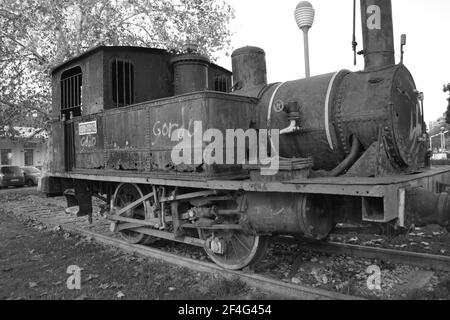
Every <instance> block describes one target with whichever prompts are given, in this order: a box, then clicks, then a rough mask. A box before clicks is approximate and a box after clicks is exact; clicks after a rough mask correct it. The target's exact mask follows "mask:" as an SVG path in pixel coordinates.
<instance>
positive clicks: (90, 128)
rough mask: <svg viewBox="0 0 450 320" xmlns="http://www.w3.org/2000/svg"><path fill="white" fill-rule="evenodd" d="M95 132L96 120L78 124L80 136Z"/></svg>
mask: <svg viewBox="0 0 450 320" xmlns="http://www.w3.org/2000/svg"><path fill="white" fill-rule="evenodd" d="M96 133H97V121H91V122H83V123H79V124H78V134H79V135H80V136H87V135H89V134H96Z"/></svg>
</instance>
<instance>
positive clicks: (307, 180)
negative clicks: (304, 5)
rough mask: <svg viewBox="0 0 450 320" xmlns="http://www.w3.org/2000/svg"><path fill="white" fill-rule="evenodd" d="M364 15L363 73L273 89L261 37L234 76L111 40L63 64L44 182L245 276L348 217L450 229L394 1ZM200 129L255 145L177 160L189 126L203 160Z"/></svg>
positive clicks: (442, 175)
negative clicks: (261, 153)
mask: <svg viewBox="0 0 450 320" xmlns="http://www.w3.org/2000/svg"><path fill="white" fill-rule="evenodd" d="M361 14H362V27H363V40H364V50H363V54H364V59H365V68H364V70H362V71H360V72H351V71H348V70H341V71H338V72H333V73H329V74H324V75H319V76H314V77H309V78H305V79H298V80H293V81H288V82H284V83H274V84H268V83H267V76H266V62H265V53H264V51H263V50H262V49H260V48H255V47H244V48H241V49H238V50H236V51H234V52H233V54H232V69H233V72H232V73H231V72H229V71H228V70H226V69H224V68H221V67H219V66H218V65H216V64H214V63H212V62H210V61H209V59H208V58H206V57H204V56H202V55H200V54H197V53H196V52H195V50H187V51H186V52H185V53H183V54H178V55H175V54H172V53H170V52H166V51H164V50H158V49H151V48H137V47H97V48H94V49H92V50H90V51H88V52H86V53H84V54H82V55H81V56H79V57H76V58H74V59H72V60H70V61H67V62H65V63H64V64H62V65H60V66H58V67H56V68H55V69H54V70H53V72H52V77H53V78H52V79H53V82H52V83H53V117H54V119H55V120H54V121H53V122H52V134H51V139H50V142H49V143H50V148H49V152H50V161H49V163H48V172H47V174H46V175H45V177H44V178H43V179H42V181H41V189H42V191H43V192H45V193H46V194H47V195H48V196H56V195H62V194H64V195H65V196H66V198H67V202H68V207H69V208H77V210H78V212H77V214H78V215H79V216H86V215H87V216H91V215H92V198H93V197H95V198H98V199H100V200H102V201H104V203H105V205H104V210H105V213H106V215H107V219H109V220H110V221H111V230H113V231H114V232H118V233H120V235H121V236H122V237H123V239H125V240H126V241H128V242H130V243H134V244H136V243H150V242H151V241H154V240H156V239H158V238H160V239H161V238H162V239H168V240H173V241H177V242H183V243H188V244H192V245H196V246H200V247H203V248H204V249H205V250H206V252H207V254H208V255H209V257H210V258H211V259H212V260H213V261H214V262H215V263H217V264H218V265H220V266H222V267H224V268H227V269H235V270H236V269H242V268H244V267H246V266H248V265H251V264H255V263H257V262H258V261H259V260H260V259H261V257H262V256H263V255H264V252H265V250H266V248H267V245H268V241H269V237H270V236H273V235H299V236H303V237H306V238H310V239H315V240H323V239H325V238H327V236H328V235H329V234H330V232H331V231H332V230H333V229H334V228H335V227H336V226H337V224H339V223H354V224H361V223H363V222H366V223H374V224H382V225H390V226H392V227H394V228H400V229H401V228H408V227H410V226H411V225H416V226H422V225H427V224H440V225H443V226H448V224H449V218H450V197H449V195H448V193H446V192H445V191H446V190H447V187H448V186H449V183H450V167H440V168H432V167H430V153H429V146H428V136H427V132H426V126H425V124H424V119H423V104H422V97H423V96H422V94H421V93H420V92H419V91H418V90H417V89H416V86H415V83H414V80H413V77H412V75H411V74H410V72H409V71H408V69H407V68H406V67H405V66H404V65H403V63H400V64H396V63H395V56H394V41H393V27H392V9H391V1H388V0H361ZM191 49H192V48H191ZM196 124H201V126H202V130H214V132H216V133H221V134H222V135H223V136H227V132H228V131H229V130H230V129H234V130H237V131H239V130H241V131H239V132H241V133H242V132H244V133H248V134H247V135H245V136H244V138H245V140H244V142H243V141H240V142H241V147H243V146H244V147H243V148H237V147H236V146H232V147H229V146H228V144H227V145H226V146H222V147H219V148H218V149H216V150H215V151H214V152H213V153H211V154H210V155H211V156H212V157H214V158H215V159H216V160H217V159H218V158H219V157H220V156H223V157H224V158H225V156H226V155H231V156H230V157H229V159H234V162H232V163H229V162H226V164H225V163H224V162H220V161H213V162H211V161H206V160H205V159H204V158H202V160H201V161H200V162H190V161H185V162H183V161H181V162H177V161H174V156H173V155H174V149H176V148H177V146H179V144H180V141H179V140H177V139H174V136H177V134H176V132H184V134H185V136H184V137H186V135H187V136H188V137H189V138H192V140H187V141H188V146H189V147H191V148H192V150H194V151H199V150H200V153H199V154H200V156H201V155H202V154H204V151H205V145H204V140H203V144H202V142H200V144H199V143H198V141H197V142H196V140H195V139H194V138H195V136H196V134H197V131H198V130H197V129H196ZM237 131H235V133H236V132H237ZM251 132H256V133H257V134H259V133H261V132H269V134H268V135H269V136H268V137H266V138H267V139H266V140H267V141H265V142H264V139H263V138H261V136H259V135H256V140H255V139H253V138H254V136H252V135H251V134H250V133H251ZM271 132H274V134H272V133H271ZM275 135H277V137H275ZM232 138H235V139H239V138H238V137H237V136H232ZM276 138H278V139H276ZM275 140H277V141H278V143H277V142H276V141H275ZM189 141H190V142H189ZM211 142H212V141H211ZM189 143H191V144H190V145H189ZM275 144H276V145H277V148H275V147H274V145H275ZM238 145H239V142H238ZM255 146H257V151H258V150H260V149H267V150H266V151H267V152H266V153H267V159H276V162H277V171H276V172H275V173H273V174H271V175H266V174H264V173H263V172H264V171H263V169H264V168H265V167H266V166H267V162H266V163H263V161H251V157H250V153H251V149H252V148H253V149H254V148H255ZM194 153H195V152H194ZM256 153H258V152H256ZM227 158H228V157H227ZM238 158H240V159H241V160H242V159H244V160H245V161H244V162H242V161H237V159H238ZM184 159H186V158H184Z"/></svg>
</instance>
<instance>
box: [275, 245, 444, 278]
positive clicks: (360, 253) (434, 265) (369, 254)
mask: <svg viewBox="0 0 450 320" xmlns="http://www.w3.org/2000/svg"><path fill="white" fill-rule="evenodd" d="M277 241H280V242H283V243H288V244H294V243H295V244H300V246H301V247H303V248H305V249H306V250H312V251H316V252H320V253H326V254H336V255H347V256H354V257H358V258H366V259H377V260H380V261H389V262H391V263H401V264H406V265H410V266H414V267H419V268H427V269H431V270H435V271H445V272H450V256H441V255H433V254H427V253H417V252H410V251H401V250H391V249H385V248H376V247H369V246H360V245H352V244H346V243H339V242H312V241H307V240H298V239H295V238H290V237H279V238H277ZM299 241H300V242H299Z"/></svg>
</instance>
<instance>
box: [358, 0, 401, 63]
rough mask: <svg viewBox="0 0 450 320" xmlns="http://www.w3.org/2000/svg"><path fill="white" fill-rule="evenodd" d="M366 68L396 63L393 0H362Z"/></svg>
mask: <svg viewBox="0 0 450 320" xmlns="http://www.w3.org/2000/svg"><path fill="white" fill-rule="evenodd" d="M361 21H362V33H363V42H364V61H365V69H374V68H380V67H384V66H389V65H394V64H395V49H394V28H393V22H392V2H391V0H361Z"/></svg>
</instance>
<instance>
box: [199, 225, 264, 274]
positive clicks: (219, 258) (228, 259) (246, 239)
mask: <svg viewBox="0 0 450 320" xmlns="http://www.w3.org/2000/svg"><path fill="white" fill-rule="evenodd" d="M211 236H214V237H217V238H221V239H223V240H224V242H225V243H226V248H225V252H224V254H223V255H220V254H216V253H214V252H212V251H211V249H210V248H208V247H207V246H206V245H205V248H204V249H205V251H206V253H207V254H208V256H209V257H210V258H211V260H212V261H214V262H215V263H216V264H218V265H219V266H221V267H222V268H225V269H229V270H240V269H243V268H245V267H247V266H250V265H254V264H256V263H258V262H259V261H260V260H261V259H262V258H263V257H264V254H265V253H266V251H267V246H268V238H267V237H263V236H259V235H256V234H255V235H254V234H248V233H244V232H241V231H218V232H217V231H215V232H214V235H213V232H211V231H207V230H201V231H200V237H201V238H202V239H203V240H207V239H208V238H210V237H211Z"/></svg>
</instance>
